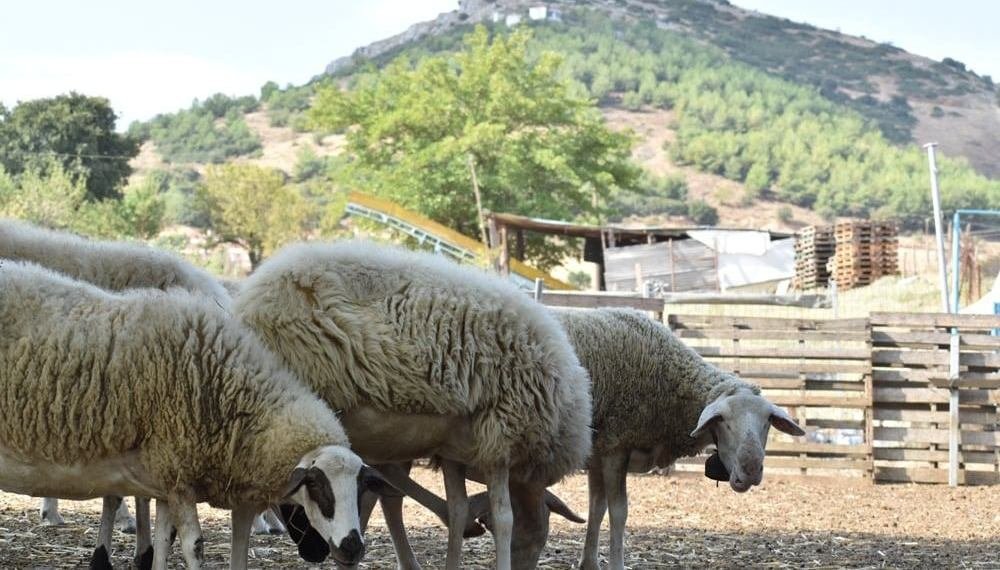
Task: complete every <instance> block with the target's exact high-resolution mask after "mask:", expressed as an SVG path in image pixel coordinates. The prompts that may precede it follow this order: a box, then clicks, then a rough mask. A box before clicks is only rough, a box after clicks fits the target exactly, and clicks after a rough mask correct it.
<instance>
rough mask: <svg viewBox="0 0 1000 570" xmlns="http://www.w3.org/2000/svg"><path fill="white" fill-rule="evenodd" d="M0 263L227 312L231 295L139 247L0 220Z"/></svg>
mask: <svg viewBox="0 0 1000 570" xmlns="http://www.w3.org/2000/svg"><path fill="white" fill-rule="evenodd" d="M0 258H6V259H13V260H21V261H30V262H33V263H37V264H39V265H42V266H43V267H47V268H49V269H52V270H54V271H57V272H59V273H63V274H65V275H68V276H70V277H72V278H74V279H79V280H81V281H86V282H88V283H91V284H93V285H96V286H98V287H101V288H102V289H107V290H109V291H123V290H126V289H139V288H153V289H161V290H167V289H171V288H178V289H184V290H186V291H190V292H192V293H199V294H202V295H206V296H208V297H211V298H213V299H215V300H216V301H217V302H218V303H219V304H220V305H223V306H224V307H228V305H229V303H230V295H229V293H228V292H227V291H226V289H225V288H224V287H223V286H222V284H221V283H219V282H217V281H216V280H215V279H214V278H213V277H212V276H211V275H209V274H208V273H207V272H205V271H203V270H201V269H199V268H197V267H195V266H193V265H191V264H190V263H188V262H186V261H184V260H182V259H180V258H179V257H177V256H175V255H172V254H170V253H167V252H165V251H161V250H158V249H154V248H151V247H148V246H145V245H142V244H139V243H122V242H110V241H96V240H89V239H85V238H82V237H79V236H77V235H74V234H71V233H67V232H58V231H53V230H47V229H43V228H39V227H36V226H32V225H29V224H25V223H21V222H16V221H14V220H9V219H0Z"/></svg>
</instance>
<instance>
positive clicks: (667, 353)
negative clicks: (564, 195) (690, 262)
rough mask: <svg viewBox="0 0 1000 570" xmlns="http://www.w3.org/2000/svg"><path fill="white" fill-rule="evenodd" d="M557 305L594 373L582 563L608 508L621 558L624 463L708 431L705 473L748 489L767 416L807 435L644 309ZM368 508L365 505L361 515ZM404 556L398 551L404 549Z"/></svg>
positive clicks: (648, 462) (429, 501) (645, 459)
mask: <svg viewBox="0 0 1000 570" xmlns="http://www.w3.org/2000/svg"><path fill="white" fill-rule="evenodd" d="M555 314H556V315H557V317H558V319H559V321H560V323H561V324H562V325H563V327H564V328H565V330H566V332H567V334H568V335H569V339H570V342H571V343H572V344H573V347H574V349H575V350H576V354H577V356H578V357H579V358H580V362H581V363H582V364H583V365H584V367H586V368H587V370H588V372H589V373H590V380H591V382H592V392H593V397H594V402H593V414H594V417H593V427H594V439H593V453H592V455H591V457H590V459H589V461H588V465H587V468H588V480H589V487H590V514H589V516H588V519H587V536H586V542H585V546H584V552H583V558H582V561H581V567H582V568H587V569H591V568H597V567H598V558H597V550H598V542H599V533H600V528H601V522H602V521H603V519H604V513H605V510H610V513H611V556H610V560H609V567H610V568H612V569H615V570H620V569H621V568H624V534H625V521H626V518H627V516H628V499H627V496H626V488H625V482H626V472H627V471H629V470H632V471H648V470H649V469H650V468H651V467H653V466H654V465H656V466H660V467H666V466H669V465H671V464H673V463H674V462H675V461H676V460H677V459H678V458H680V457H685V456H692V455H696V454H698V453H699V452H701V450H702V449H704V448H705V447H706V446H708V445H709V444H711V443H713V441H714V442H715V444H716V447H717V449H718V452H717V453H716V454H713V455H712V456H711V458H710V459H709V460H708V462H707V463H706V474H707V475H709V476H711V477H713V478H715V479H719V480H726V481H728V482H729V484H730V486H731V487H732V488H733V489H734V490H735V491H738V492H744V491H746V490H748V489H749V488H750V487H751V486H752V485H757V484H759V483H760V481H761V477H762V475H763V461H764V446H765V444H766V442H767V434H768V430H769V427H770V426H774V427H775V428H777V429H779V430H781V431H783V432H785V433H789V434H792V435H803V431H802V429H801V428H800V427H799V426H798V425H796V424H795V422H794V420H792V418H791V417H790V416H789V415H788V413H787V412H785V410H783V409H781V408H779V407H777V406H775V405H774V404H772V403H770V402H768V401H767V400H766V399H765V398H763V397H761V396H760V390H759V389H758V388H757V387H755V386H752V385H750V384H747V383H745V382H743V381H742V380H740V379H739V378H737V377H736V376H734V375H732V374H728V373H725V372H723V371H721V370H719V369H718V368H716V367H714V366H712V365H711V364H708V363H707V362H705V360H704V359H702V358H701V357H700V356H699V355H698V354H697V353H695V352H694V351H693V350H691V349H690V348H688V347H687V346H685V345H684V344H683V343H682V342H681V341H680V340H679V339H678V338H677V337H676V336H674V335H673V333H671V332H670V330H669V329H668V328H667V327H666V326H664V325H663V324H661V323H658V322H656V321H654V320H652V319H650V318H648V317H646V316H645V315H643V314H642V313H639V312H637V311H632V310H627V309H600V310H585V311H580V310H557V311H555ZM395 469H398V468H397V467H393V468H392V470H395ZM392 470H391V469H390V468H388V467H387V468H386V472H391V471H392ZM393 484H394V485H395V486H396V487H398V488H401V489H405V490H406V491H407V494H408V495H409V496H411V497H412V498H414V499H415V500H417V501H418V502H421V503H422V504H424V505H425V506H427V507H428V508H430V509H431V510H432V511H434V512H435V513H436V514H438V516H439V517H440V516H442V513H444V512H445V511H446V509H447V506H446V505H445V503H444V501H442V500H441V499H440V498H437V497H435V496H434V495H433V494H431V493H429V492H427V491H426V489H422V488H420V487H419V485H418V484H417V483H415V482H413V481H405V482H401V481H393ZM415 487H416V488H415ZM471 503H472V504H471V506H470V512H471V513H472V514H473V515H474V516H477V517H483V516H485V513H486V512H488V509H489V506H488V504H487V503H486V502H485V501H484V500H483V497H482V496H481V495H479V496H474V497H472V498H471ZM549 504H550V505H552V504H555V503H554V502H552V501H550V502H549ZM384 508H385V504H383V509H384ZM367 514H368V513H366V512H364V510H363V512H362V520H365V519H366V518H367ZM560 514H563V515H564V516H566V515H565V513H562V512H561V513H560ZM401 517H402V512H394V513H386V519H387V520H390V519H392V520H395V519H397V518H401ZM404 544H405V543H404ZM409 556H410V555H409V554H408V553H406V552H404V553H403V554H402V557H401V558H402V559H407V558H408V557H409Z"/></svg>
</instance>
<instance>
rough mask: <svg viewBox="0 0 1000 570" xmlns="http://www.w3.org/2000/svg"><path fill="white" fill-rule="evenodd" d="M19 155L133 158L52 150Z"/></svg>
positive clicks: (129, 158) (112, 158) (121, 155)
mask: <svg viewBox="0 0 1000 570" xmlns="http://www.w3.org/2000/svg"><path fill="white" fill-rule="evenodd" d="M20 154H26V155H33V156H63V157H68V158H101V159H110V160H132V159H133V158H135V157H132V156H126V155H124V154H120V155H114V154H83V153H68V152H55V151H53V150H43V151H35V152H23V153H20Z"/></svg>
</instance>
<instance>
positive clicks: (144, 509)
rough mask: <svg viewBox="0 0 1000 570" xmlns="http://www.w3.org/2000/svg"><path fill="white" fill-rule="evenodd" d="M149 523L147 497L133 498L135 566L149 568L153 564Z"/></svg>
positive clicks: (140, 569) (145, 569)
mask: <svg viewBox="0 0 1000 570" xmlns="http://www.w3.org/2000/svg"><path fill="white" fill-rule="evenodd" d="M150 531H151V529H150V525H149V499H148V498H146V497H136V498H135V560H134V561H133V562H134V563H135V567H136V568H138V569H139V570H149V569H150V567H151V566H152V564H153V537H152V533H151V532H150Z"/></svg>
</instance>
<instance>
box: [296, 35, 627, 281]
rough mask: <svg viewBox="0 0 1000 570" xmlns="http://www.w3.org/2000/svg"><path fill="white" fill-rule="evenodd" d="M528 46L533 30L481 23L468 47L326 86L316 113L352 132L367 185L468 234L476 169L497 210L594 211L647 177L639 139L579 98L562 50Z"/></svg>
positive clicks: (582, 214) (351, 144)
mask: <svg viewBox="0 0 1000 570" xmlns="http://www.w3.org/2000/svg"><path fill="white" fill-rule="evenodd" d="M528 42H529V34H528V33H527V32H526V31H518V32H516V33H514V34H512V35H510V36H503V35H498V36H496V37H493V38H492V39H491V38H490V35H489V33H488V32H487V31H486V29H485V28H482V27H479V28H477V29H476V30H475V32H474V33H472V34H470V35H469V36H468V37H466V39H465V48H464V50H462V51H460V52H458V53H457V54H454V55H440V56H433V57H428V58H425V59H423V60H422V61H421V62H420V63H419V64H418V65H416V67H411V66H410V65H408V64H407V63H406V62H404V61H397V62H394V63H392V64H390V65H389V66H388V67H387V68H385V69H384V70H382V71H381V72H378V73H374V74H371V75H367V76H364V77H362V78H360V80H359V81H358V83H357V85H355V87H354V89H352V90H350V91H341V90H339V89H337V88H336V87H327V88H324V89H321V90H319V92H318V93H317V97H316V100H315V102H314V104H313V108H312V109H311V111H310V117H311V120H312V121H313V122H314V123H315V126H317V127H318V128H320V129H329V130H334V129H345V128H346V129H348V134H347V138H348V150H349V152H350V153H351V154H352V157H353V159H354V162H353V164H352V172H351V175H352V176H351V179H352V180H353V181H354V183H355V184H356V185H358V186H360V187H361V188H362V189H364V190H367V191H370V192H374V193H377V194H379V195H382V196H385V197H388V198H390V199H392V200H395V201H397V202H399V203H401V204H403V205H404V206H406V207H409V208H413V209H416V210H418V211H420V212H422V213H424V214H426V215H428V216H430V217H431V218H434V219H436V220H438V221H440V222H442V223H445V224H447V225H449V226H451V227H454V228H456V229H458V230H459V231H461V232H463V233H466V234H469V235H477V234H478V220H477V211H476V201H475V195H474V192H473V188H472V170H473V169H474V170H475V173H476V178H477V179H478V183H479V186H480V188H481V194H482V202H483V207H484V208H486V209H491V210H494V211H506V212H515V213H520V214H526V215H531V216H539V217H547V218H558V219H565V218H567V217H570V218H574V217H575V218H587V217H593V216H595V215H596V214H598V213H599V207H600V204H601V203H602V202H601V200H595V197H604V196H607V195H608V194H610V193H612V192H614V191H615V190H617V189H619V188H630V187H632V186H634V185H635V183H636V182H637V180H638V176H639V170H638V169H637V168H636V167H635V166H634V165H633V164H632V163H631V161H630V144H631V138H630V136H629V135H627V134H624V133H616V132H612V131H610V130H609V129H608V128H607V127H606V126H605V125H604V122H603V120H602V118H601V116H600V114H599V113H598V112H597V110H596V108H595V106H594V104H593V102H591V101H588V100H586V99H582V98H579V97H577V96H575V95H574V94H573V91H572V90H571V89H570V88H569V86H568V84H567V83H566V82H565V81H564V79H563V76H562V74H561V73H560V59H559V58H558V57H556V56H555V55H553V54H550V53H543V54H541V55H539V56H537V57H533V56H531V55H530V54H529V51H528V49H527V47H528ZM470 164H471V167H470ZM528 255H529V257H533V258H534V259H535V260H536V261H538V262H540V263H541V264H542V265H549V264H551V263H553V262H554V261H556V259H557V257H558V255H559V248H557V247H553V245H552V244H548V246H544V245H543V243H542V242H541V241H529V243H528Z"/></svg>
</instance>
